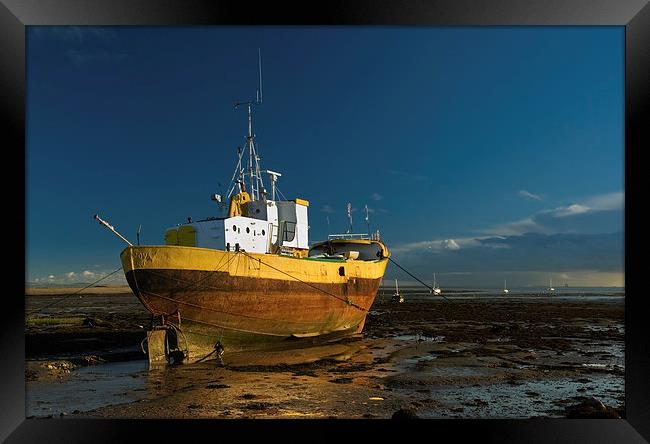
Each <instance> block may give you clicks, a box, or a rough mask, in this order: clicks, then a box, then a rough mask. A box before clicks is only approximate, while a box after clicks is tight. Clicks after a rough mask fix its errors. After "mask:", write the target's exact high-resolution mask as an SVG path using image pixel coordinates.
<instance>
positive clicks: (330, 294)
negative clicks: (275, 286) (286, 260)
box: [239, 250, 368, 311]
mask: <svg viewBox="0 0 650 444" xmlns="http://www.w3.org/2000/svg"><path fill="white" fill-rule="evenodd" d="M239 251H240V252H241V253H243V254H244V256H248V257H249V258H250V259H252V260H254V261H257V262H259V263H260V264H264V265H266V266H267V267H269V268H272V269H274V270H275V271H279V272H280V273H282V274H285V275H287V276H289V277H290V278H292V279H295V280H297V281H298V282H302V283H303V284H305V285H307V286H309V287H311V288H315V289H316V290H318V291H322V292H323V293H325V294H326V295H329V296H332V297H333V298H336V299H338V300H339V301H341V302H344V303H346V304H348V305H350V306H352V307H354V308H356V309H357V310H361V311H368V310H366V309H365V308H363V307H361V306H359V305H357V304H355V303H354V302H352V301H351V300H349V299H347V300H346V299H343V298H340V297H338V296H337V295H335V294H333V293H330V292H329V291H326V290H323V289H322V288H318V287H316V286H315V285H311V284H310V283H309V282H305V281H303V280H300V279H298V278H297V277H295V276H292V275H290V274H289V273H286V272H284V271H282V270H280V269H278V268H275V267H274V266H273V265H269V264H267V263H266V262H262V259H258V258H255V257H253V256H251V255H250V254H248V253H246V252H245V251H241V250H239Z"/></svg>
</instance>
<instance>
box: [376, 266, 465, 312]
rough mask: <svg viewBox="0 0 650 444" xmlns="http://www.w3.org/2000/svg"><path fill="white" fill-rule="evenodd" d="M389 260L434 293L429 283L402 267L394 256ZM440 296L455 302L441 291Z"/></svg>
mask: <svg viewBox="0 0 650 444" xmlns="http://www.w3.org/2000/svg"><path fill="white" fill-rule="evenodd" d="M388 260H389V261H391V262H392V263H393V264H395V265H396V266H398V267H399V268H400V269H401V270H402V271H404V272H405V273H406V274H408V275H409V276H411V277H412V278H413V279H415V280H416V281H418V282H419V283H421V284H422V285H424V286H425V287H427V288H428V289H429V290H431V294H434V293H433V287H430V286H429V285H427V284H425V283H424V282H422V281H421V280H420V279H418V278H417V277H416V276H414V275H413V274H412V273H411V272H410V271H408V270H407V269H406V268H404V267H402V266H401V265H400V264H398V263H397V262H395V261H394V260H393V258H391V257H389V258H388ZM439 296H442V297H443V298H444V299H445V300H446V301H447V302H454V301H452V300H451V299H447V298H446V297H445V295H443V294H442V293H441V294H440V295H439Z"/></svg>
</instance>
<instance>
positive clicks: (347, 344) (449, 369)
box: [26, 292, 625, 419]
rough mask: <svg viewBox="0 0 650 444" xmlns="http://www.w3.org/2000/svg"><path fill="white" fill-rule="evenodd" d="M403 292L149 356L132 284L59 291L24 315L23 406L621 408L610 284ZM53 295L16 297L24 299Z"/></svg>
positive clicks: (305, 411)
mask: <svg viewBox="0 0 650 444" xmlns="http://www.w3.org/2000/svg"><path fill="white" fill-rule="evenodd" d="M404 294H405V297H406V302H405V303H403V304H397V303H393V302H390V300H389V298H388V297H381V296H380V297H378V298H377V300H376V302H375V304H374V305H373V307H372V308H371V310H370V313H369V315H368V318H367V322H366V326H365V328H364V332H363V334H362V335H360V336H359V337H357V338H350V339H347V340H344V341H339V342H335V343H328V344H319V343H309V344H308V345H305V346H303V347H302V348H293V349H289V350H286V351H274V352H258V353H255V354H253V353H248V354H228V353H227V352H226V354H225V355H224V358H223V362H222V363H219V362H217V361H205V362H202V363H197V364H191V365H181V366H164V367H157V368H149V365H148V363H147V361H146V360H144V355H143V354H142V352H141V351H140V350H139V343H140V341H141V340H142V338H144V336H145V333H144V331H145V330H144V329H143V328H142V327H144V328H146V327H147V325H148V322H149V316H148V314H147V313H146V311H144V309H143V308H142V306H141V305H140V304H139V302H138V301H137V299H136V298H135V297H134V296H133V295H132V294H129V293H114V294H110V295H109V294H92V295H91V294H88V295H83V296H82V297H81V299H79V298H78V297H77V298H76V299H75V297H70V298H67V299H66V300H64V301H63V302H60V303H57V304H56V305H54V306H51V307H49V308H45V309H44V310H42V312H40V313H38V314H32V315H28V316H27V331H26V335H27V338H28V341H27V356H28V362H27V367H26V368H27V370H26V372H27V374H26V379H27V410H28V412H27V415H28V416H36V417H56V418H59V417H61V416H67V415H70V416H74V417H79V416H86V417H110V418H222V419H225V418H391V417H393V416H395V417H413V416H416V417H419V418H449V417H459V418H483V417H486V418H531V417H590V418H597V417H600V418H616V417H624V416H625V406H624V367H623V365H624V345H625V344H624V325H623V322H624V297H623V295H622V294H602V295H598V294H590V295H589V297H585V296H584V295H571V294H565V295H562V296H561V297H559V296H558V297H556V296H539V295H523V294H522V295H516V296H490V295H487V294H477V295H463V296H461V295H458V296H454V295H450V296H449V298H450V300H451V301H446V300H444V299H442V298H440V297H431V296H429V297H427V296H416V295H409V292H405V293H404ZM60 297H61V296H60V295H50V296H46V295H35V296H28V297H27V311H28V313H29V312H30V310H34V309H35V308H37V307H39V306H40V307H44V306H46V305H47V304H49V303H52V302H53V301H54V300H56V299H60ZM48 298H49V301H48V300H47V299H48ZM34 319H36V321H34ZM44 319H48V320H44ZM88 319H91V320H94V321H95V322H94V323H93V322H92V321H88ZM89 324H92V325H89ZM141 326H142V327H141Z"/></svg>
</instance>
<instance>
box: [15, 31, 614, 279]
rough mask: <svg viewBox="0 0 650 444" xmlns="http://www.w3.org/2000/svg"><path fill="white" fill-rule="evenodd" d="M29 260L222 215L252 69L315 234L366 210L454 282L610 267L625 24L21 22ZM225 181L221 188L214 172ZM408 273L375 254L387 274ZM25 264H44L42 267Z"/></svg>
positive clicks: (279, 156) (579, 275)
mask: <svg viewBox="0 0 650 444" xmlns="http://www.w3.org/2000/svg"><path fill="white" fill-rule="evenodd" d="M27 39H28V40H27V42H28V43H27V51H28V52H27V56H28V57H27V150H26V151H27V152H26V158H27V172H26V174H27V190H26V191H27V193H26V199H27V200H26V207H27V214H26V229H27V239H26V254H27V264H26V268H27V269H26V280H27V281H29V282H39V283H43V282H51V283H73V282H82V281H83V282H91V281H92V280H94V279H96V278H97V277H99V276H101V275H102V274H103V273H107V272H110V271H113V270H114V269H116V268H117V267H119V251H120V250H121V249H122V247H123V244H122V242H121V241H120V240H119V239H117V238H116V237H115V236H113V235H112V234H111V233H109V232H107V231H106V230H104V229H103V228H101V227H100V226H99V225H98V224H97V223H96V222H95V221H93V220H92V215H93V214H95V213H99V214H100V215H101V216H102V217H104V218H105V219H107V220H108V221H109V222H110V223H111V224H113V225H114V226H115V227H116V228H117V229H118V230H119V231H121V232H122V233H123V234H124V235H125V236H126V237H127V238H130V239H132V240H135V233H136V230H137V228H138V225H140V224H142V235H141V240H142V242H143V243H152V244H159V243H162V242H163V233H164V230H165V228H167V227H169V226H173V225H176V224H177V223H180V222H183V221H185V220H186V218H187V216H192V217H193V218H194V219H199V218H203V217H207V216H213V215H217V208H216V207H215V204H214V202H212V201H210V199H209V196H210V194H211V193H218V192H220V191H224V190H225V189H226V187H227V185H228V183H229V180H230V177H231V175H232V171H233V169H234V166H235V161H236V147H237V146H238V145H239V146H243V144H244V136H245V132H246V114H245V112H244V110H241V109H240V110H234V109H233V103H234V102H236V101H238V100H243V99H252V98H254V97H255V92H256V89H257V77H258V71H257V50H258V48H261V51H262V59H263V80H264V82H263V93H264V103H263V104H262V105H261V106H259V107H258V108H257V109H256V110H255V120H254V130H255V133H256V135H257V141H258V144H259V151H260V154H261V156H262V168H268V169H271V170H274V171H279V172H281V173H282V174H283V175H282V177H281V178H280V181H279V189H280V191H281V192H282V193H283V194H284V195H285V196H286V197H287V198H289V199H292V198H295V197H301V198H304V199H307V200H309V201H310V203H311V205H310V214H309V217H310V225H311V229H310V238H311V240H317V239H322V238H324V237H325V236H326V235H327V231H328V226H327V222H326V220H327V219H326V218H329V221H330V231H332V232H344V231H345V229H346V228H347V220H346V204H347V202H351V203H352V205H353V207H354V208H355V211H354V213H353V218H354V225H355V231H365V223H364V221H363V216H362V214H361V210H362V209H363V207H364V205H366V204H367V205H368V206H369V208H370V209H371V215H370V219H371V229H372V230H374V229H377V228H379V229H380V230H381V233H382V237H383V238H384V240H385V241H386V242H387V243H388V245H389V247H391V248H392V249H393V251H394V258H395V260H397V261H398V262H400V263H402V264H403V265H405V266H407V267H408V268H410V269H412V270H413V271H414V272H416V273H418V274H420V275H422V276H425V277H426V276H428V275H430V274H432V273H433V272H434V271H435V272H437V273H439V279H440V280H441V281H443V282H444V281H445V280H446V281H447V282H448V283H449V284H450V285H451V284H454V285H470V284H471V285H492V284H495V286H498V285H501V284H502V280H503V278H508V279H509V280H512V282H513V285H517V284H519V285H528V284H540V285H542V284H544V282H547V281H548V277H553V276H555V278H556V279H559V280H562V281H563V282H564V281H566V282H569V283H570V284H575V285H589V284H593V285H622V284H623V212H624V207H623V202H624V172H623V171H624V170H623V168H624V139H623V137H624V120H623V119H624V96H623V87H624V83H623V82H624V29H623V27H485V28H471V27H470V28H464V27H458V28H451V27H446V28H435V27H408V28H403V27H323V28H318V27H286V28H283V27H258V28H241V27H191V28H153V27H93V28H90V27H28V31H27ZM219 184H221V187H220V185H219ZM393 276H395V277H399V278H401V277H403V276H401V275H400V274H399V273H398V272H397V271H395V270H392V269H389V270H388V273H387V277H393ZM37 279H38V281H37Z"/></svg>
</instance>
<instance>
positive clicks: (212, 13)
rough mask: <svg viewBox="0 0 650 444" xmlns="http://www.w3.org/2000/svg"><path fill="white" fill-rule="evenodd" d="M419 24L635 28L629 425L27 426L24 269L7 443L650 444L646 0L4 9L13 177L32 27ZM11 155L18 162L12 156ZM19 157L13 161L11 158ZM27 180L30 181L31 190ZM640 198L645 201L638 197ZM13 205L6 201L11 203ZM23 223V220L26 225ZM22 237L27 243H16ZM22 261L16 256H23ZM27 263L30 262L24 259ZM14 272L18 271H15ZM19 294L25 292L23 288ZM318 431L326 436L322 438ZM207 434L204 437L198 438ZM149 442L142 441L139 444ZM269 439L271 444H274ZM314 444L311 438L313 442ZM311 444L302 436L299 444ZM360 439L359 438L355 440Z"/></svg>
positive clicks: (12, 341)
mask: <svg viewBox="0 0 650 444" xmlns="http://www.w3.org/2000/svg"><path fill="white" fill-rule="evenodd" d="M225 24H227V25H238V24H241V25H320V26H328V25H410V26H413V25H415V26H476V25H479V26H512V25H526V26H528V25H547V26H564V25H578V26H602V25H609V26H624V27H625V194H626V197H627V199H626V200H627V201H628V202H627V205H626V208H625V232H626V233H625V234H626V236H625V259H626V261H625V287H626V298H625V331H626V347H625V398H626V399H625V407H626V418H625V419H622V420H602V419H599V420H577V419H572V420H569V419H543V420H469V419H468V420H465V419H453V420H435V422H433V423H431V422H430V421H410V422H404V421H390V420H358V421H344V420H328V421H248V420H228V421H217V420H155V421H152V420H149V421H139V420H136V419H133V420H102V419H71V418H66V419H63V420H56V419H52V420H43V419H26V418H25V372H24V363H25V350H24V345H25V340H24V313H25V311H24V310H25V306H24V298H23V297H22V296H21V295H22V292H23V291H24V282H25V281H24V280H23V282H18V281H19V278H18V276H20V270H15V271H14V270H13V269H10V270H7V274H8V277H10V279H11V281H12V286H11V287H10V291H9V292H8V293H6V294H5V295H3V304H2V307H3V308H4V310H3V311H4V313H3V314H4V316H2V320H3V325H2V329H1V331H2V334H1V335H0V347H1V348H0V350H2V354H1V355H0V356H1V357H2V366H1V367H0V368H1V369H2V370H1V372H2V378H1V379H0V381H1V382H0V384H1V387H2V394H1V395H0V404H1V406H2V409H1V413H0V418H1V419H0V439H3V440H4V439H7V442H49V443H51V442H87V441H93V442H104V441H105V442H116V441H119V440H126V439H129V438H133V437H136V436H137V439H147V440H148V441H151V440H162V441H163V442H167V441H172V440H173V441H176V440H181V442H190V440H192V439H206V437H207V438H208V439H211V440H217V439H223V438H224V437H226V436H227V433H228V432H236V434H237V435H236V436H237V439H241V438H242V437H245V436H251V437H252V436H253V435H254V434H265V433H275V432H276V431H277V432H278V433H280V434H281V435H278V436H277V437H278V438H280V439H286V438H287V437H291V438H293V439H296V438H298V436H299V435H301V434H304V435H306V436H305V438H308V439H310V441H311V440H312V439H316V438H317V439H320V440H323V439H327V438H331V439H337V440H339V439H350V437H349V436H348V435H347V432H343V430H344V429H360V430H359V431H360V432H362V436H361V439H364V440H365V439H373V438H374V437H381V436H388V435H387V434H389V433H394V432H397V433H399V435H400V436H401V437H402V439H404V438H406V437H407V435H406V434H405V433H408V434H409V435H410V434H415V433H419V432H422V433H426V435H425V438H424V439H427V440H434V441H439V440H441V439H453V440H454V441H455V442H459V441H460V442H462V441H464V440H465V439H467V438H468V437H471V438H474V439H480V440H481V441H482V442H485V441H488V442H494V441H496V442H572V443H576V442H589V443H597V442H608V443H609V442H644V441H645V440H650V401H649V399H650V392H649V390H648V386H649V383H648V381H649V379H650V378H649V377H648V375H650V368H649V367H650V366H649V365H648V364H649V362H650V346H649V345H648V340H647V337H648V334H647V332H646V331H645V329H644V325H645V323H646V319H645V316H646V314H647V313H648V312H647V311H645V310H643V298H644V297H645V295H644V294H643V292H642V288H641V286H640V280H639V276H640V273H639V272H638V271H637V269H638V267H639V266H643V265H641V264H639V261H635V260H633V258H635V257H636V256H637V255H638V256H641V254H640V253H641V252H642V251H643V246H642V244H641V243H640V242H639V241H637V239H641V238H642V233H641V232H640V230H639V225H640V224H641V223H642V222H641V217H642V216H641V215H640V213H639V211H638V210H637V208H638V207H637V206H635V204H634V200H633V199H640V198H642V197H643V196H642V195H641V194H642V192H640V191H636V190H639V189H647V186H646V187H643V185H642V183H641V181H640V178H642V177H644V174H643V173H641V172H640V171H639V169H640V168H643V163H642V159H641V157H640V156H641V153H642V151H643V149H644V148H648V147H650V140H649V137H648V134H649V132H650V130H649V129H648V127H650V125H648V122H650V119H649V118H648V101H649V100H648V98H649V97H650V91H649V89H650V38H649V37H650V6H649V5H648V1H647V0H624V1H623V0H546V1H530V0H431V1H426V2H425V1H422V0H419V1H417V0H408V1H397V0H392V1H386V0H382V1H379V0H357V1H351V0H349V1H345V0H334V1H328V2H318V3H313V2H302V3H296V4H291V3H281V4H278V3H275V2H265V3H261V2H260V4H258V5H256V6H255V7H252V6H251V4H249V3H247V2H237V1H223V0H185V1H183V0H178V1H173V0H158V1H155V0H0V36H2V38H0V97H2V99H1V100H0V108H1V109H2V120H1V121H2V128H3V132H2V138H3V139H5V140H6V141H7V142H8V143H5V144H3V145H4V150H3V151H4V153H5V173H7V172H8V171H15V170H18V169H19V167H22V168H23V171H26V169H25V167H26V163H25V124H26V122H25V91H26V89H25V71H26V69H25V60H26V57H25V31H26V28H25V27H26V26H29V25H156V26H158V25H173V26H181V25H225ZM7 154H10V156H7ZM9 158H11V159H13V160H8V159H9ZM3 176H4V177H3V178H4V181H5V183H4V187H3V190H5V196H3V197H5V201H6V199H7V198H9V200H10V205H11V207H12V208H11V209H10V210H9V211H8V214H9V216H10V217H9V218H10V219H11V220H12V221H13V220H15V219H21V218H20V214H21V213H20V212H19V211H20V210H22V211H23V212H22V214H24V215H25V219H24V220H17V221H16V222H15V226H17V227H16V228H14V224H13V223H12V224H11V228H10V229H11V230H12V231H11V232H12V234H11V236H10V238H11V239H12V240H14V241H15V242H16V243H18V242H19V241H20V239H21V237H22V239H23V240H25V242H27V239H25V223H26V220H27V218H28V217H29V215H28V214H26V211H25V197H26V194H23V195H22V196H21V195H20V193H16V192H13V190H14V189H15V188H16V181H15V179H13V178H12V177H15V176H10V175H7V174H5V175H3ZM25 183H26V181H25ZM638 195H641V196H638ZM5 205H6V204H5ZM16 214H18V215H19V216H18V217H16ZM16 233H18V234H16ZM6 248H7V250H5V254H6V255H7V256H10V257H11V259H12V260H11V261H7V263H8V265H10V266H11V267H12V268H17V269H20V268H22V271H23V275H24V272H25V269H24V264H25V261H24V260H23V261H22V262H21V261H20V260H19V259H20V257H21V255H20V254H17V253H16V251H18V252H20V251H23V252H24V251H25V250H24V246H22V247H21V246H20V245H19V246H17V247H16V248H12V247H10V246H9V245H7V246H6ZM16 256H17V257H16ZM23 259H24V256H23ZM11 264H13V265H11ZM14 290H15V291H14ZM314 429H317V430H314ZM197 434H199V435H201V436H203V438H198V437H197V436H196V435H197ZM140 436H142V437H143V438H140ZM263 438H264V436H263ZM305 438H303V439H305ZM298 439H300V438H298ZM353 439H355V438H353Z"/></svg>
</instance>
